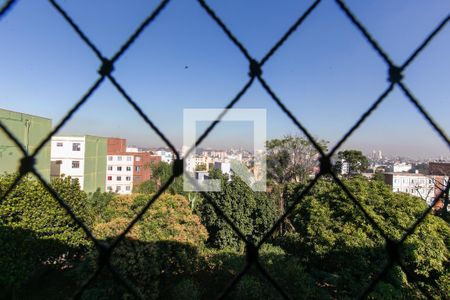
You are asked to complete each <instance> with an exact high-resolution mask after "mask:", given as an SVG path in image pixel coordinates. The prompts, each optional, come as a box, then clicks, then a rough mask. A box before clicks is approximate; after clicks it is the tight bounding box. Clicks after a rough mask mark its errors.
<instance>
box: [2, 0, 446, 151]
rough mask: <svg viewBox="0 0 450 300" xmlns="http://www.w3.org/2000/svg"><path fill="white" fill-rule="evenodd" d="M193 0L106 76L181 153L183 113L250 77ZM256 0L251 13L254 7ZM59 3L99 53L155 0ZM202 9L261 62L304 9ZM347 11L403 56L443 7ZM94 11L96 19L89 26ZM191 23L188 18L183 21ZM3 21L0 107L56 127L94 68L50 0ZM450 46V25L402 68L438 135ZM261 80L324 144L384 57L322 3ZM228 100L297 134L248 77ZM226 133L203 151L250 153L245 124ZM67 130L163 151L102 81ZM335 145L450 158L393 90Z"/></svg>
mask: <svg viewBox="0 0 450 300" xmlns="http://www.w3.org/2000/svg"><path fill="white" fill-rule="evenodd" d="M191 4H192V3H187V4H186V3H184V2H181V1H180V2H174V3H171V4H170V5H169V6H168V7H167V9H166V10H165V11H164V12H163V13H162V14H161V15H160V16H159V17H158V19H157V20H155V23H154V24H153V25H152V26H150V27H149V28H148V29H147V30H146V31H144V33H143V35H142V38H141V39H140V40H139V41H137V42H136V43H135V45H133V46H132V47H131V48H130V50H129V52H128V53H127V54H126V55H125V56H124V57H123V58H122V59H121V60H119V61H118V63H117V64H116V67H115V71H114V73H113V74H114V76H116V77H117V79H118V81H119V82H120V83H121V84H123V86H124V87H125V88H126V89H127V91H129V93H130V95H131V96H132V97H133V98H134V99H135V100H136V101H137V102H138V104H139V105H140V106H141V107H142V108H143V110H144V112H145V113H147V114H148V116H149V118H150V119H151V120H152V121H154V123H155V124H156V125H157V126H158V127H159V128H160V129H161V130H162V132H164V133H165V134H166V135H167V137H168V138H169V140H171V141H172V142H173V143H174V144H175V145H176V146H177V147H178V148H180V147H181V143H182V142H181V141H182V122H181V120H182V114H183V109H185V108H221V107H224V106H225V105H226V104H227V103H228V102H229V101H230V100H231V99H232V98H233V97H234V96H235V94H236V93H237V92H238V91H239V89H240V88H241V87H242V86H243V84H244V83H245V82H246V80H247V72H248V71H247V70H248V66H247V63H246V61H245V59H244V58H243V57H242V55H241V54H240V53H239V52H238V51H237V50H236V48H235V47H234V45H232V44H231V43H230V41H229V40H228V39H227V38H226V36H224V34H223V32H221V31H220V29H219V28H218V27H217V25H216V24H215V23H214V22H213V21H212V20H211V19H210V18H209V17H208V16H207V15H205V13H204V12H203V11H202V9H201V8H200V7H196V6H195V5H191ZM257 4H258V7H259V13H258V14H252V13H251V12H252V10H253V7H254V5H257ZM61 5H63V7H64V8H65V9H67V11H68V13H69V14H70V15H71V16H72V17H73V19H74V20H75V21H76V22H77V23H78V24H79V25H80V27H81V28H82V30H83V31H85V32H86V34H87V35H88V36H89V37H90V38H91V39H92V40H93V41H94V43H95V44H96V45H97V46H98V47H99V48H100V50H101V51H103V52H104V53H105V54H107V55H110V54H112V53H114V52H115V51H116V49H117V48H118V47H119V46H120V45H121V44H122V43H123V41H125V40H126V38H127V37H128V36H129V35H130V34H131V33H132V32H133V30H134V29H135V28H136V27H137V26H138V24H139V23H140V22H141V20H142V19H143V18H144V17H145V16H146V15H147V14H148V12H149V11H150V10H151V9H152V8H154V6H155V5H156V3H151V4H148V2H144V1H141V2H139V1H136V2H134V3H133V5H129V4H128V3H126V2H118V3H117V4H116V5H115V6H112V5H110V6H108V7H104V5H103V4H100V3H89V2H86V1H85V2H83V1H77V2H76V3H75V2H67V3H66V2H64V3H61ZM86 5H89V8H90V9H89V10H85V7H86ZM210 5H212V6H213V8H214V9H215V10H216V11H217V13H218V14H219V15H220V16H221V17H222V18H223V19H224V21H225V22H226V24H227V25H228V26H229V27H230V30H232V32H233V33H235V34H236V36H238V38H239V39H240V40H242V42H243V43H244V44H245V46H246V47H247V48H248V49H249V51H250V52H251V53H252V55H254V56H255V57H256V58H260V57H262V56H264V54H265V53H266V51H268V50H269V49H270V47H271V46H272V45H273V43H274V42H276V41H277V40H278V39H279V38H280V37H281V36H282V34H283V33H284V32H285V31H286V29H287V28H289V26H291V24H292V23H293V22H294V21H295V20H296V18H298V16H299V15H300V14H301V13H302V12H303V11H304V10H305V9H306V8H307V7H308V5H310V3H309V2H308V3H306V2H305V3H297V2H293V1H292V2H290V1H286V2H285V3H284V2H283V3H282V4H281V3H279V4H277V5H276V6H274V5H272V4H271V3H270V4H268V3H265V2H264V3H260V2H246V3H238V2H230V3H227V5H224V4H221V3H211V4H210ZM348 5H349V7H350V9H352V10H353V11H354V13H355V14H356V15H357V16H358V18H360V19H361V20H362V21H363V23H364V24H366V27H367V28H368V30H369V31H370V32H371V33H372V34H373V36H374V37H375V39H376V40H377V41H378V42H379V44H380V45H381V46H382V47H383V48H384V49H385V50H386V51H387V52H388V53H389V55H390V56H391V57H392V58H393V60H394V61H395V62H398V63H399V64H401V63H402V62H403V61H404V60H405V59H406V58H407V57H408V56H409V55H410V54H411V53H412V52H413V50H414V49H415V48H416V47H417V46H418V45H419V44H420V42H421V41H422V40H423V39H424V38H425V37H426V36H427V35H428V34H429V33H430V32H431V31H432V30H433V29H434V28H435V26H436V25H437V24H438V23H439V22H440V21H441V20H442V19H443V18H444V17H445V13H446V12H447V11H449V10H450V3H448V2H445V1H435V2H433V5H427V4H426V3H423V2H420V1H410V2H408V3H407V4H406V3H400V2H398V3H397V2H396V3H370V4H361V3H358V2H357V1H348ZM388 8H390V9H388ZM100 12H102V18H103V19H102V22H98V14H99V13H100ZM234 12H237V13H236V14H235V13H234ZM192 19H195V20H196V22H189V20H192ZM2 25H3V26H2V27H0V36H1V37H2V41H3V46H2V48H1V49H0V65H2V68H1V69H0V107H1V108H5V109H10V110H14V111H20V112H24V113H30V114H34V115H39V116H44V117H48V118H51V119H52V120H53V126H54V125H55V124H57V123H58V122H59V120H60V119H61V118H62V117H63V116H64V115H65V113H66V112H67V110H68V109H69V108H70V107H71V106H72V105H73V103H75V102H76V101H77V100H78V99H79V98H80V97H81V95H82V94H83V93H84V92H85V91H86V89H87V88H88V87H89V86H90V85H91V84H92V82H93V81H94V80H95V78H96V77H97V74H96V70H97V69H98V67H99V62H98V61H97V59H96V57H95V56H94V55H93V54H92V53H91V51H90V50H89V49H88V48H87V47H86V46H85V45H84V44H83V43H82V42H81V41H80V40H79V38H78V37H77V36H76V35H75V33H74V32H73V30H72V29H71V28H70V27H69V26H68V25H67V24H66V23H65V21H64V20H63V19H62V18H61V16H59V15H58V14H57V13H56V12H55V11H54V9H53V8H52V7H51V6H50V4H48V3H46V2H38V1H33V2H31V1H29V2H19V3H17V5H15V7H14V9H13V10H12V11H11V13H10V14H8V15H7V16H6V17H4V19H3V20H2ZM30 49H33V51H30ZM447 53H450V30H449V29H448V28H445V29H444V30H443V31H442V32H441V33H440V34H439V35H438V36H437V37H436V39H434V40H433V41H432V43H431V44H430V45H429V46H428V47H427V49H426V50H425V51H424V52H423V53H421V54H420V55H419V57H418V58H417V59H416V61H414V63H413V64H412V65H411V67H409V68H408V69H407V70H406V71H405V74H404V75H405V82H406V84H408V86H410V88H411V90H412V92H413V93H414V95H416V96H417V97H418V99H419V100H420V101H421V102H422V103H423V104H424V106H425V108H426V110H427V111H428V112H429V113H430V114H431V115H432V116H433V118H434V119H435V120H436V121H437V122H438V123H439V124H440V126H441V127H442V129H443V130H444V131H446V132H448V131H449V130H448V129H449V128H450V118H448V117H447V112H448V111H449V108H450V101H448V95H450V91H449V88H448V84H446V79H447V78H448V76H447V74H446V72H448V70H449V69H450V61H449V60H448V59H446V57H448V54H447ZM263 75H264V76H265V78H266V79H267V81H268V82H269V84H271V85H272V86H273V88H274V90H275V92H276V93H277V94H278V95H279V97H280V98H281V99H282V100H283V101H284V102H285V104H286V106H287V107H288V108H289V109H290V110H291V111H292V112H293V113H294V115H295V116H296V117H297V118H298V119H299V120H300V122H302V124H304V125H305V127H307V128H308V129H309V130H310V132H311V133H312V134H313V135H314V136H315V137H317V138H318V139H324V140H327V141H330V143H329V147H333V145H334V144H335V143H336V142H337V141H338V140H339V139H340V137H341V136H343V135H344V133H345V132H346V131H347V130H348V129H349V128H350V127H351V126H352V125H353V123H354V122H355V121H356V120H357V119H358V117H359V116H360V115H361V114H362V113H363V112H364V111H365V110H366V109H367V108H368V107H369V106H370V105H371V104H372V102H374V101H375V99H376V97H377V96H378V95H379V94H380V93H381V92H382V91H383V90H384V89H385V88H386V86H387V84H388V83H387V81H386V78H387V70H386V67H385V65H384V64H383V62H382V61H381V60H380V58H379V57H378V56H377V55H376V53H375V52H374V51H373V49H371V48H370V46H369V45H368V44H367V42H366V41H365V40H364V38H363V37H362V36H361V34H360V33H359V32H358V31H357V30H356V29H355V28H354V27H353V26H352V25H351V24H350V23H349V21H348V20H347V18H346V17H345V16H344V15H343V13H342V12H341V11H340V10H339V9H338V7H337V5H336V4H335V3H334V2H331V1H328V2H326V1H325V2H323V3H321V4H320V5H319V6H318V8H317V11H315V12H314V13H313V14H311V16H309V17H308V18H307V20H306V21H305V23H304V24H303V25H302V26H301V27H300V28H299V29H298V30H297V31H296V32H295V33H294V34H293V35H292V37H291V38H290V39H289V40H288V41H287V42H286V44H285V45H283V47H281V48H280V50H279V51H278V52H277V53H276V54H275V55H274V57H273V58H272V59H271V61H270V62H268V64H267V66H264V70H263ZM237 107H238V108H265V109H267V112H268V113H267V115H268V118H267V125H268V131H267V134H268V138H269V139H271V138H277V137H281V136H283V135H285V134H300V132H299V131H298V129H296V128H295V126H294V125H293V124H292V123H291V122H290V120H289V119H288V118H286V116H285V115H284V113H283V112H282V111H281V110H280V109H279V108H278V107H276V106H275V104H274V103H273V101H272V100H271V99H270V98H269V96H268V95H267V94H266V93H265V92H264V91H263V90H262V88H261V86H259V85H258V84H255V85H253V86H252V87H251V88H250V90H249V91H248V92H247V94H246V95H245V96H244V97H243V98H242V99H241V100H240V102H239V103H238V105H237ZM226 127H227V126H224V127H223V128H224V129H221V126H220V125H219V126H218V128H216V129H215V130H214V131H213V132H212V134H211V136H210V139H211V140H210V141H209V142H210V143H211V145H212V146H213V147H217V148H224V147H238V146H245V147H248V145H245V143H246V141H247V140H249V139H250V138H248V137H245V134H243V133H245V132H247V131H248V128H247V129H244V130H239V132H238V133H239V134H240V135H237V134H236V132H237V131H236V130H229V129H226ZM74 133H76V134H92V135H99V136H117V137H126V138H127V139H128V140H129V141H130V144H136V145H139V146H141V147H158V146H165V145H164V144H163V143H162V141H161V140H160V139H159V138H157V137H156V135H155V134H153V133H152V131H151V129H150V128H148V126H147V125H146V124H145V123H144V122H143V121H142V120H141V119H140V117H139V116H138V115H137V114H136V113H135V112H134V111H133V110H132V108H131V107H130V106H129V105H128V104H126V103H125V100H124V99H123V98H122V97H121V96H120V95H119V94H118V93H117V91H115V90H114V88H113V87H112V86H111V85H110V84H109V83H108V82H105V83H103V84H102V86H101V87H100V89H99V90H98V91H97V92H96V93H95V94H94V95H93V96H92V98H91V99H90V100H89V101H88V102H87V103H86V104H85V105H84V106H83V107H82V108H81V109H80V111H79V112H77V113H76V114H75V116H74V118H73V119H72V120H71V121H70V122H69V123H68V124H67V125H66V126H64V127H63V128H62V130H61V131H60V132H59V133H58V134H59V135H66V134H74ZM207 142H208V140H206V141H205V143H206V144H205V145H203V146H205V147H206V146H208V144H207ZM236 142H237V145H233V143H236ZM220 143H222V145H221V144H220ZM228 145H229V146H228ZM343 149H361V150H362V151H363V152H365V153H370V152H371V151H372V150H373V149H376V150H382V151H383V153H386V154H388V155H398V156H408V157H420V158H430V157H439V156H444V157H447V156H448V155H449V149H448V148H447V146H446V145H445V144H444V143H443V142H442V140H441V139H440V138H439V137H438V136H437V135H436V133H435V132H434V131H433V130H432V129H431V128H430V126H429V125H428V124H427V123H426V121H425V120H424V119H423V118H422V116H420V115H419V114H418V112H417V111H416V110H415V108H413V106H412V105H411V104H410V103H409V102H408V100H407V99H406V98H405V97H404V95H403V94H402V93H401V92H400V91H399V90H397V89H396V90H395V91H394V92H393V93H392V94H391V95H390V96H389V97H388V98H387V99H386V101H385V102H384V103H383V104H382V105H381V106H380V107H379V109H378V110H377V111H375V113H374V114H373V115H372V116H370V117H369V118H368V119H367V121H366V122H365V123H364V124H363V125H362V126H361V128H360V129H358V130H357V131H356V132H355V133H354V135H352V136H351V137H350V139H349V140H348V141H347V142H346V143H345V144H344V145H343V146H342V149H341V150H343Z"/></svg>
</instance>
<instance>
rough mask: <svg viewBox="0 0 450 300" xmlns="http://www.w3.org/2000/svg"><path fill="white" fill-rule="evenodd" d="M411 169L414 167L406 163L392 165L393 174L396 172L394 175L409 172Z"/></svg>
mask: <svg viewBox="0 0 450 300" xmlns="http://www.w3.org/2000/svg"><path fill="white" fill-rule="evenodd" d="M411 169H412V165H411V164H407V163H404V162H402V163H394V164H393V165H392V172H394V173H402V172H408V171H409V170H411Z"/></svg>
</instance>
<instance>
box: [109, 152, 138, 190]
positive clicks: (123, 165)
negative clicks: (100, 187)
mask: <svg viewBox="0 0 450 300" xmlns="http://www.w3.org/2000/svg"><path fill="white" fill-rule="evenodd" d="M107 157H108V160H107V170H106V191H108V192H115V193H118V194H131V192H132V190H133V165H134V164H133V160H134V157H133V156H132V155H108V156H107Z"/></svg>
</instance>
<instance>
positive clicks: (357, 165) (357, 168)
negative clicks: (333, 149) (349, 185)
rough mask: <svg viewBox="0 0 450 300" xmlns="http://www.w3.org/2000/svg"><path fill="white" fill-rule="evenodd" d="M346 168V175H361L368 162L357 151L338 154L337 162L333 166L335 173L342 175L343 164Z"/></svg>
mask: <svg viewBox="0 0 450 300" xmlns="http://www.w3.org/2000/svg"><path fill="white" fill-rule="evenodd" d="M344 163H346V164H347V166H348V172H346V173H347V174H346V175H351V174H356V173H361V172H364V171H365V170H367V168H368V167H369V160H368V159H367V157H365V156H364V154H362V152H361V151H359V150H344V151H339V152H338V161H337V162H336V164H335V172H336V173H338V174H341V173H342V168H343V164H344Z"/></svg>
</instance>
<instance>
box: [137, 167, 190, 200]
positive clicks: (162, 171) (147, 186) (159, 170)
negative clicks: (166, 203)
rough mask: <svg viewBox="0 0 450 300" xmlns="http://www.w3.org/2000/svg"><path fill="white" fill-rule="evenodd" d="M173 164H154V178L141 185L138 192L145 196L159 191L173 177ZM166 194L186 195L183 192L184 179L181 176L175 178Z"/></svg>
mask: <svg viewBox="0 0 450 300" xmlns="http://www.w3.org/2000/svg"><path fill="white" fill-rule="evenodd" d="M172 167H173V164H168V163H166V162H163V161H160V162H158V163H157V164H154V163H152V164H151V165H150V168H151V169H152V178H150V180H148V181H145V182H143V183H141V184H140V185H139V186H138V188H137V192H139V193H143V194H153V193H155V192H156V191H158V190H159V188H160V187H161V186H162V185H164V184H165V183H166V182H167V181H168V180H169V178H170V176H172ZM166 192H168V193H170V194H172V195H185V192H184V191H183V178H182V177H181V176H179V177H177V178H175V180H174V181H173V183H172V184H171V185H170V186H169V187H168V189H167V190H166Z"/></svg>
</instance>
